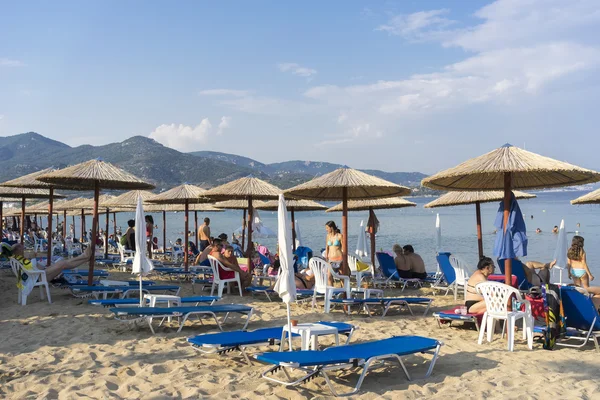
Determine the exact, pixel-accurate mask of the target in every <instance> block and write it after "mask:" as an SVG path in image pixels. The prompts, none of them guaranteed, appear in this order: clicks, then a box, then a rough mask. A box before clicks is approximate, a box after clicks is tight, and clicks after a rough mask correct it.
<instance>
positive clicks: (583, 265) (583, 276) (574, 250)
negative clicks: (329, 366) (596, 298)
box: [567, 236, 600, 295]
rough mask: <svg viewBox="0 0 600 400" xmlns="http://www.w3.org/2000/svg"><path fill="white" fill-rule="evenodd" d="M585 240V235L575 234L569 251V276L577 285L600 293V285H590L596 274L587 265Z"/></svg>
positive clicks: (594, 293)
mask: <svg viewBox="0 0 600 400" xmlns="http://www.w3.org/2000/svg"><path fill="white" fill-rule="evenodd" d="M583 242H584V239H583V237H581V236H573V240H572V241H571V247H570V248H569V250H568V251H567V258H568V260H567V268H568V270H569V278H570V279H572V280H573V283H574V284H575V285H576V286H580V287H583V288H584V289H585V290H586V291H588V292H589V293H592V294H593V295H600V287H595V286H594V287H593V286H590V282H591V281H593V280H594V275H592V273H591V272H590V269H589V267H588V265H587V261H586V254H585V250H584V249H583Z"/></svg>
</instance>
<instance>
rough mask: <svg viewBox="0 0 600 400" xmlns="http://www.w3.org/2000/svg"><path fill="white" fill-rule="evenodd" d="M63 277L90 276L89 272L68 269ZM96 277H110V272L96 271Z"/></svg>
mask: <svg viewBox="0 0 600 400" xmlns="http://www.w3.org/2000/svg"><path fill="white" fill-rule="evenodd" d="M62 273H63V275H79V276H90V272H89V271H79V270H75V269H66V270H64V271H63V272H62ZM94 276H108V272H106V271H102V270H94Z"/></svg>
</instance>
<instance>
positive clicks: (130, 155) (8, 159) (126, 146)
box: [0, 132, 427, 189]
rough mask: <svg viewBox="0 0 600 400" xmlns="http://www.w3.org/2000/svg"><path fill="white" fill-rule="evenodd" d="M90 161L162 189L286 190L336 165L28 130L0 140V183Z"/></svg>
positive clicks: (413, 179)
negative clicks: (242, 185) (248, 181)
mask: <svg viewBox="0 0 600 400" xmlns="http://www.w3.org/2000/svg"><path fill="white" fill-rule="evenodd" d="M94 158H99V159H103V160H104V161H107V162H110V163H113V164H115V165H117V166H119V167H121V168H123V169H124V170H126V171H128V172H131V173H132V174H134V175H136V176H138V177H140V178H142V179H144V180H147V181H150V182H152V183H153V184H155V185H156V186H157V187H158V188H161V189H165V188H170V187H173V186H176V185H179V184H181V183H184V182H187V183H191V184H195V185H199V186H202V187H205V188H209V187H213V186H216V185H220V184H222V183H225V182H228V181H231V180H234V179H237V178H240V177H243V176H248V175H253V176H256V177H258V178H261V179H265V180H267V181H269V182H271V183H273V184H274V185H276V186H279V187H281V188H284V189H285V188H288V187H292V186H294V185H297V184H300V183H302V182H305V181H308V180H310V179H312V178H314V177H315V176H318V175H323V174H326V173H328V172H331V171H333V170H335V169H337V168H339V167H341V165H339V164H332V163H326V162H315V161H300V160H294V161H286V162H280V163H272V164H265V163H262V162H259V161H256V160H253V159H251V158H248V157H243V156H239V155H234V154H227V153H218V152H213V151H196V152H192V153H182V152H179V151H177V150H174V149H171V148H169V147H165V146H163V145H162V144H160V143H158V142H156V141H155V140H153V139H150V138H147V137H144V136H133V137H131V138H129V139H126V140H124V141H123V142H120V143H110V144H107V145H103V146H91V145H82V146H77V147H71V146H69V145H67V144H65V143H62V142H59V141H56V140H53V139H50V138H47V137H45V136H42V135H40V134H38V133H35V132H28V133H22V134H18V135H14V136H7V137H0V182H3V181H6V180H9V179H13V178H17V177H19V176H22V175H26V174H28V173H31V172H35V171H39V170H40V169H43V168H48V167H55V168H63V167H66V166H68V165H73V164H77V163H80V162H83V161H87V160H90V159H94ZM364 172H366V173H369V174H372V175H375V176H378V177H381V178H383V179H386V180H388V181H391V182H394V183H398V184H401V185H405V186H411V187H419V186H420V182H421V179H423V178H424V177H426V176H427V175H425V174H422V173H420V172H384V171H379V170H364Z"/></svg>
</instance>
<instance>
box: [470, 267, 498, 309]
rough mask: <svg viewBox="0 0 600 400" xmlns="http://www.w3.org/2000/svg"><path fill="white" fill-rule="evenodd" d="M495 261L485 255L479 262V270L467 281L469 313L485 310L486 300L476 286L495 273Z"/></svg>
mask: <svg viewBox="0 0 600 400" xmlns="http://www.w3.org/2000/svg"><path fill="white" fill-rule="evenodd" d="M494 268H495V267H494V262H493V261H492V259H491V258H489V257H483V258H482V259H481V260H479V263H478V264H477V271H475V272H474V273H473V275H471V277H470V278H469V281H468V282H467V298H466V301H465V306H466V307H467V312H468V313H469V314H481V313H483V312H485V309H486V308H485V301H484V300H483V297H482V296H481V295H480V294H479V293H477V289H476V286H477V285H478V284H480V283H481V282H486V281H487V280H488V279H487V278H488V276H490V275H491V274H493V273H494Z"/></svg>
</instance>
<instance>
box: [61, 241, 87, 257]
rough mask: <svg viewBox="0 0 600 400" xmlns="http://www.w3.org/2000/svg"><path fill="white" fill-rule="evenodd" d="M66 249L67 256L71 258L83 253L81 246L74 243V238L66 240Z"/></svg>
mask: <svg viewBox="0 0 600 400" xmlns="http://www.w3.org/2000/svg"><path fill="white" fill-rule="evenodd" d="M65 247H66V251H67V255H68V256H69V257H75V255H76V254H82V253H83V251H82V250H81V244H79V243H74V242H73V238H71V237H66V238H65Z"/></svg>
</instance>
